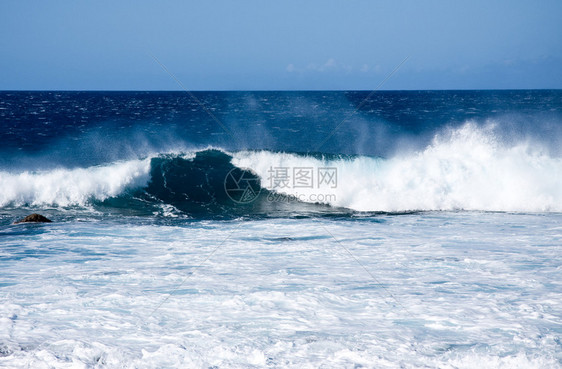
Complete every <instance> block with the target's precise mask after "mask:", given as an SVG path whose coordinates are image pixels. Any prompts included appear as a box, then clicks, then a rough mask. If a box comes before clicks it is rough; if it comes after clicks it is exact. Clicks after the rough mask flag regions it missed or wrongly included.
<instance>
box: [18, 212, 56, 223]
mask: <svg viewBox="0 0 562 369" xmlns="http://www.w3.org/2000/svg"><path fill="white" fill-rule="evenodd" d="M18 223H51V220H50V219H48V218H46V217H44V216H43V215H41V214H31V215H28V216H26V217H25V218H23V219H22V220H18V221H17V222H16V223H15V224H18Z"/></svg>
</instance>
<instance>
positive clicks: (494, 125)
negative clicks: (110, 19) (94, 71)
mask: <svg viewBox="0 0 562 369" xmlns="http://www.w3.org/2000/svg"><path fill="white" fill-rule="evenodd" d="M32 213H39V214H42V215H44V216H46V217H47V218H49V219H51V220H52V221H53V222H52V223H20V224H14V223H15V222H16V221H18V220H20V219H22V218H24V217H25V216H27V215H29V214H32ZM561 257H562V91H561V90H512V91H376V92H368V91H299V92H296V91H295V92H290V91H287V92H260V91H256V92H182V91H179V92H117V91H109V92H104V91H96V92H86V91H84V92H78V91H77V92H58V91H45V92H40V91H37V92H26V91H3V92H0V367H5V368H174V367H184V368H262V367H269V368H562V262H561Z"/></svg>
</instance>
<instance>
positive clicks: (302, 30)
mask: <svg viewBox="0 0 562 369" xmlns="http://www.w3.org/2000/svg"><path fill="white" fill-rule="evenodd" d="M561 18H562V1H560V0H554V1H552V0H544V1H463V2H460V1H343V0H342V1H330V0H321V1H320V0H309V1H302V0H301V1H292V0H289V1H263V0H261V1H244V0H240V1H225V0H216V1H213V0H209V1H172V0H169V1H167V0H163V1H142V0H137V1H16V0H3V1H2V2H0V50H1V51H0V52H1V54H0V56H1V58H0V89H16V90H17V89H47V90H48V89H58V90H176V89H179V88H180V87H179V86H178V85H177V84H176V82H175V81H174V80H173V78H171V77H170V76H169V75H168V74H167V73H166V72H165V71H163V69H162V68H161V67H160V66H159V65H158V63H156V62H155V60H154V59H153V57H152V55H154V56H155V57H156V58H157V59H158V60H160V61H161V62H162V63H163V64H164V65H165V66H166V67H167V68H168V70H170V71H171V72H172V73H173V74H175V75H176V76H177V78H178V79H179V80H180V81H181V82H182V83H183V85H184V86H185V87H186V88H188V89H190V90H319V89H320V90H322V89H364V90H370V89H374V88H375V87H377V85H379V83H380V82H381V81H382V80H384V78H385V77H386V76H387V75H388V74H389V73H390V72H391V71H392V70H393V69H394V68H395V67H396V66H397V65H398V64H400V62H401V61H403V60H404V59H405V58H407V57H408V60H407V61H406V63H404V65H403V66H402V67H401V68H400V69H399V70H398V71H397V72H396V73H395V74H394V75H393V76H392V77H391V78H390V79H389V80H388V81H387V82H386V83H385V84H384V85H383V86H382V89H493V88H498V89H509V88H562V22H560V19H561Z"/></svg>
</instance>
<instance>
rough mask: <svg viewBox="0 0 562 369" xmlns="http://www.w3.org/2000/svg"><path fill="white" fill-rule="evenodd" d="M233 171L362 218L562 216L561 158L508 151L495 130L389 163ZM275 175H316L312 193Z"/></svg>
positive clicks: (240, 159)
mask: <svg viewBox="0 0 562 369" xmlns="http://www.w3.org/2000/svg"><path fill="white" fill-rule="evenodd" d="M233 163H234V164H235V165H237V166H239V167H246V168H250V169H252V170H254V171H255V172H257V174H258V175H260V177H261V178H262V186H263V187H265V188H268V189H273V190H276V191H277V192H280V193H284V194H288V195H292V196H295V197H296V198H299V199H304V200H305V201H306V200H308V199H319V201H318V202H323V201H322V199H328V201H324V202H328V203H330V204H331V205H335V206H343V207H347V208H351V209H355V210H360V211H407V210H456V209H463V210H490V211H538V212H543V211H546V212H548V211H554V212H558V211H562V159H561V158H557V157H551V156H549V155H548V154H546V153H545V152H543V151H541V148H540V147H537V146H533V145H531V144H529V143H526V142H519V143H516V144H510V145H506V144H503V143H502V142H501V140H499V139H497V138H496V136H495V135H494V129H493V127H491V126H489V127H484V128H482V127H478V126H476V125H475V124H471V123H467V124H465V125H464V126H462V127H461V128H458V129H455V130H451V131H448V132H444V133H442V134H440V135H438V136H436V137H435V138H434V140H433V142H432V144H431V145H429V146H428V147H426V148H425V149H424V150H422V151H419V152H415V153H409V154H404V155H396V156H394V157H392V158H388V159H377V158H371V157H357V158H355V159H349V160H346V159H341V160H320V159H315V158H312V157H302V156H298V155H294V154H284V153H271V152H265V151H262V152H240V153H237V154H235V156H234V159H233ZM323 167H335V168H337V186H336V187H335V188H332V186H330V185H325V184H324V185H322V186H318V182H317V180H318V168H323ZM275 168H288V170H289V171H288V174H289V177H290V176H291V175H292V174H293V170H294V169H295V168H297V169H298V168H312V169H313V172H314V176H315V179H314V183H313V188H304V187H302V186H301V187H296V186H294V183H293V182H292V181H293V178H289V182H288V186H285V187H280V186H275V179H276V173H275V172H272V171H271V170H272V169H273V170H274V171H275ZM277 174H278V173H277ZM277 179H278V178H277ZM318 195H319V196H318Z"/></svg>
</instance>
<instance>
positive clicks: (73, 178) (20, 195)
mask: <svg viewBox="0 0 562 369" xmlns="http://www.w3.org/2000/svg"><path fill="white" fill-rule="evenodd" d="M149 170H150V159H144V160H131V161H126V162H117V163H112V164H110V165H104V166H95V167H90V168H76V169H55V170H50V171H45V172H40V171H39V172H29V171H24V172H20V173H12V172H0V188H1V189H2V191H0V206H6V205H16V206H18V205H57V206H71V205H84V204H86V203H87V202H88V201H90V200H91V199H95V200H105V199H107V198H109V197H112V196H116V195H119V194H120V193H122V192H123V191H124V190H125V189H127V188H131V187H138V186H143V185H145V184H146V183H147V181H148V179H149Z"/></svg>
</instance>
